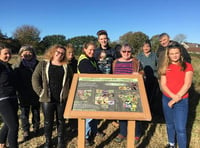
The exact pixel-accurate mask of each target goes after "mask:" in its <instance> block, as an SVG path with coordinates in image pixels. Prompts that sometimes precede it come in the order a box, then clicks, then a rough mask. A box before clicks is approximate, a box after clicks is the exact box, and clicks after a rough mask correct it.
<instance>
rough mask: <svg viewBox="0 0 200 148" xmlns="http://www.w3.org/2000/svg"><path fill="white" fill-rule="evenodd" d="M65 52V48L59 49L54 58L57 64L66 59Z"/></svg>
mask: <svg viewBox="0 0 200 148" xmlns="http://www.w3.org/2000/svg"><path fill="white" fill-rule="evenodd" d="M65 54H66V53H65V50H64V49H63V48H57V49H56V51H55V53H54V56H53V60H55V61H57V62H61V61H62V60H63V59H64V57H65Z"/></svg>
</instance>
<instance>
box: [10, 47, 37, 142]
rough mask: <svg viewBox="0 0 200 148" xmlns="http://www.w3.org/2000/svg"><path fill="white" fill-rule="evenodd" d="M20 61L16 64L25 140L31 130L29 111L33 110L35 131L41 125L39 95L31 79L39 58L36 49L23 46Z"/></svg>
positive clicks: (20, 51)
mask: <svg viewBox="0 0 200 148" xmlns="http://www.w3.org/2000/svg"><path fill="white" fill-rule="evenodd" d="M18 55H19V63H17V64H16V65H15V69H14V71H15V74H16V76H17V92H18V98H19V102H20V109H21V121H22V128H23V131H24V135H23V136H24V140H28V138H29V132H30V123H29V112H30V110H31V112H32V124H33V131H34V133H35V134H37V132H38V130H39V125H40V103H39V97H38V95H37V94H36V93H35V91H34V90H33V88H32V84H31V79H32V74H33V71H34V70H35V67H36V65H37V64H38V60H37V57H36V54H35V49H34V48H33V47H32V46H30V45H26V46H22V47H21V48H20V50H19V54H18Z"/></svg>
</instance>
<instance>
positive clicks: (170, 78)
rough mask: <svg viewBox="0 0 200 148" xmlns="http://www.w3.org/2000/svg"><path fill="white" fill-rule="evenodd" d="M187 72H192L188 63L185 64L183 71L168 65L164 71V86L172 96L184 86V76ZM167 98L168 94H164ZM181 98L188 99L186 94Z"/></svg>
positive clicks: (177, 66)
mask: <svg viewBox="0 0 200 148" xmlns="http://www.w3.org/2000/svg"><path fill="white" fill-rule="evenodd" d="M188 71H194V70H193V67H192V65H191V64H190V63H187V62H186V69H185V71H182V70H181V66H180V65H176V64H170V65H169V66H168V68H167V70H166V81H167V82H166V83H167V84H166V85H167V87H168V88H169V90H170V91H172V92H173V93H174V94H177V93H178V91H179V90H180V89H181V88H182V86H183V84H184V79H185V74H186V72H188ZM164 94H165V95H166V96H167V97H170V96H169V95H168V94H166V93H164ZM182 98H188V92H187V93H186V94H185V95H184V96H182Z"/></svg>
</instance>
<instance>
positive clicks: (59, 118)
mask: <svg viewBox="0 0 200 148" xmlns="http://www.w3.org/2000/svg"><path fill="white" fill-rule="evenodd" d="M42 109H43V113H44V134H45V137H46V140H48V141H49V140H51V136H52V130H53V123H54V113H56V125H57V132H58V133H57V134H58V138H61V139H62V140H63V138H64V124H65V120H64V117H63V114H64V109H65V103H61V104H59V103H42Z"/></svg>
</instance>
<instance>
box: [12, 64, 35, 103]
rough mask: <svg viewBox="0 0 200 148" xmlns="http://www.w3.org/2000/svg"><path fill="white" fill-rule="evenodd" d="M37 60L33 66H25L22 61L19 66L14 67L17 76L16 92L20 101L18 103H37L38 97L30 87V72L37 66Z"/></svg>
mask: <svg viewBox="0 0 200 148" xmlns="http://www.w3.org/2000/svg"><path fill="white" fill-rule="evenodd" d="M37 64H38V61H36V64H35V65H34V67H33V68H28V67H25V66H24V65H23V64H22V62H21V63H20V64H19V67H17V68H15V69H14V71H15V75H16V76H17V94H18V98H19V101H20V105H22V106H26V105H34V104H35V105H36V104H38V103H39V97H38V95H37V94H36V93H35V91H34V90H33V87H32V83H31V79H32V74H33V71H34V69H35V67H36V66H37Z"/></svg>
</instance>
